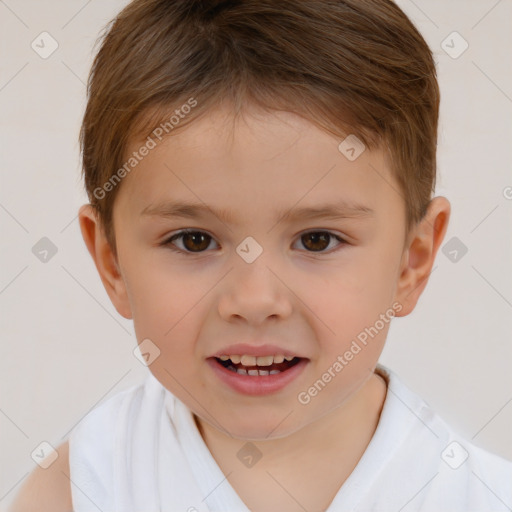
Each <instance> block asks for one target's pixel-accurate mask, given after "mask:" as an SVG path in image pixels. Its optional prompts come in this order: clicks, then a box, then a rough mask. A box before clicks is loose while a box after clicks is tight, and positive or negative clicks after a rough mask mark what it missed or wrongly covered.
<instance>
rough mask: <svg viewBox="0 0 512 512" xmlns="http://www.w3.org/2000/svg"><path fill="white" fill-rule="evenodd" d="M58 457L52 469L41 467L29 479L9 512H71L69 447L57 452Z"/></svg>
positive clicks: (67, 445)
mask: <svg viewBox="0 0 512 512" xmlns="http://www.w3.org/2000/svg"><path fill="white" fill-rule="evenodd" d="M56 451H57V453H58V457H57V459H56V460H55V462H53V464H51V465H50V466H49V467H48V468H46V469H43V468H42V467H39V466H38V467H37V468H36V469H34V471H32V473H31V474H30V475H29V476H28V477H27V479H26V480H25V482H24V484H23V486H22V487H21V489H20V491H19V493H18V495H17V496H16V499H15V501H14V503H13V504H12V505H11V508H10V509H9V512H32V511H34V510H38V511H40V512H70V511H71V510H72V509H73V506H72V501H71V484H70V475H69V443H68V442H67V441H66V442H65V443H63V444H61V445H60V446H59V447H58V448H56Z"/></svg>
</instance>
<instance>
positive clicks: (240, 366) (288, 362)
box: [214, 355, 303, 377]
mask: <svg viewBox="0 0 512 512" xmlns="http://www.w3.org/2000/svg"><path fill="white" fill-rule="evenodd" d="M214 359H215V360H216V361H217V363H218V364H220V365H222V366H223V367H224V368H226V369H228V370H229V371H231V372H233V373H237V374H238V375H248V376H251V377H262V376H266V375H277V374H279V373H282V372H286V371H287V370H289V369H290V368H292V367H293V366H295V365H296V364H298V363H299V362H300V360H301V359H303V358H301V357H295V356H283V355H275V356H274V355H268V356H258V357H255V356H249V355H242V356H239V355H232V356H227V355H224V356H220V357H215V358H214Z"/></svg>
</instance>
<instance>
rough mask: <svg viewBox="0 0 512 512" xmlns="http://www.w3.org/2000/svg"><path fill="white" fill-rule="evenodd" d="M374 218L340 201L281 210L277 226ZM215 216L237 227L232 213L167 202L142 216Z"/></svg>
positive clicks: (370, 212) (151, 207)
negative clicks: (279, 223) (323, 220)
mask: <svg viewBox="0 0 512 512" xmlns="http://www.w3.org/2000/svg"><path fill="white" fill-rule="evenodd" d="M373 214H374V210H372V209H371V208H369V207H368V206H365V205H362V204H359V203H353V202H352V203H349V202H346V201H339V202H336V203H327V204H322V205H318V206H301V207H292V208H286V209H282V210H279V211H277V212H276V217H275V222H280V221H281V220H283V219H284V218H286V219H288V220H289V221H293V220H296V219H332V220H340V219H351V218H365V217H370V216H372V215H373ZM210 215H214V216H215V217H217V218H218V219H219V220H221V221H222V222H224V223H226V224H236V221H235V218H236V215H235V213H234V212H233V211H231V210H229V209H225V208H222V209H215V208H211V207H210V206H208V205H206V204H204V203H193V202H184V201H176V202H172V201H167V202H163V203H159V204H156V205H149V206H146V208H144V209H143V210H142V212H141V216H158V217H164V218H169V219H172V218H187V219H198V218H199V219H201V218H205V217H208V216H210Z"/></svg>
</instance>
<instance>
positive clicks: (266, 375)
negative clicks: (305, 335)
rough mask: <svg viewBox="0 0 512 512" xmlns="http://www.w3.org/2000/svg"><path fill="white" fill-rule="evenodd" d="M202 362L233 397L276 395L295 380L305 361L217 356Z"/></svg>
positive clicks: (273, 356)
mask: <svg viewBox="0 0 512 512" xmlns="http://www.w3.org/2000/svg"><path fill="white" fill-rule="evenodd" d="M206 362H207V363H208V365H209V367H210V368H211V369H212V370H213V373H214V375H216V376H217V378H218V379H220V381H221V382H222V383H223V384H224V385H227V386H228V387H229V388H231V389H232V390H234V391H235V392H237V393H240V394H243V395H251V396H258V395H259V396H261V395H268V394H272V393H276V392H278V391H280V390H282V389H283V388H285V387H286V386H287V385H288V384H290V383H291V382H292V381H293V380H295V379H296V378H298V376H299V375H300V374H301V373H302V371H303V370H304V368H305V367H306V366H307V364H308V363H309V359H307V358H305V357H298V356H292V355H287V356H284V355H280V354H277V355H265V356H252V355H235V354H233V355H227V354H226V355H218V356H213V357H209V358H207V360H206Z"/></svg>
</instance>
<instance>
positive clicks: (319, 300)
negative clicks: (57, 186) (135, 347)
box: [79, 109, 450, 511]
mask: <svg viewBox="0 0 512 512" xmlns="http://www.w3.org/2000/svg"><path fill="white" fill-rule="evenodd" d="M340 142H341V139H340V138H336V137H334V136H332V135H330V134H327V133H325V132H324V131H321V130H320V129H318V128H317V127H316V126H314V125H313V124H311V123H310V122H308V121H306V120H305V119H303V118H301V117H299V116H296V115H295V114H292V113H285V112H279V113H272V114H269V113H262V112H259V111H256V110H252V111H250V112H249V114H248V115H246V116H244V117H242V118H237V119H236V120H234V119H233V116H232V114H231V112H230V111H229V110H227V109H225V110H221V109H219V110H216V111H211V112H210V113H209V115H207V116H206V117H203V118H201V119H198V120H196V121H194V122H192V123H191V124H190V125H188V126H187V127H185V128H184V129H182V130H177V131H176V132H175V133H174V134H173V135H172V136H170V137H167V139H165V140H164V141H163V142H162V143H160V144H159V145H158V146H157V147H156V148H155V149H153V150H152V151H150V153H149V155H148V156H146V157H145V158H144V159H143V160H142V161H141V162H140V163H139V165H138V166H137V168H136V169H135V170H134V171H132V172H131V173H130V174H129V175H127V176H126V177H125V178H124V179H123V181H122V184H121V189H120V190H119V194H118V196H117V198H116V203H115V206H114V229H115V233H116V242H117V251H118V256H117V258H116V257H114V254H113V253H112V250H111V248H110V247H109V245H108V243H107V241H106V239H105V237H104V235H103V231H102V230H101V226H100V224H99V221H98V219H97V217H96V215H95V212H94V210H93V209H92V207H91V206H90V205H84V206H83V207H82V208H81V209H80V212H79V218H80V225H81V229H82V234H83V237H84V240H85V242H86V245H87V247H88V249H89V251H90V253H91V255H92V257H93V259H94V261H95V264H96V266H97V269H98V272H99V274H100V276H101V279H102V281H103V284H104V286H105V288H106V290H107V292H108V294H109V297H110V299H111V300H112V302H113V304H114V306H115V307H116V309H117V311H118V312H119V313H120V314H121V315H122V316H124V317H125V318H131V319H133V322H134V328H135V332H136V336H137V339H138V340H139V343H140V342H141V341H142V340H144V339H146V338H149V339H150V340H151V341H152V342H153V343H154V344H155V345H157V346H158V348H159V349H160V357H158V358H157V359H156V360H155V361H154V362H153V363H152V364H151V365H150V367H149V368H150V370H151V371H152V372H153V374H154V375H155V377H156V378H157V379H158V380H159V381H160V382H161V383H162V385H164V386H165V387H166V388H167V389H169V390H170V391H171V392H172V393H173V394H175V395H176V396H177V397H178V398H179V399H180V400H181V401H183V402H184V403H185V404H186V405H187V406H188V407H189V408H190V409H191V410H192V412H193V413H194V415H195V418H196V423H197V425H198V428H199V430H200V432H201V435H202V437H203V439H204V440H205V443H206V444H207V446H208V448H209V449H210V451H211V453H212V455H213V457H214V458H215V460H216V461H217V463H218V465H219V467H220V468H221V469H222V470H223V472H224V473H225V474H228V473H230V472H231V474H230V476H229V482H230V483H231V485H232V486H233V488H234V489H235V490H236V491H237V493H238V494H239V495H240V497H241V499H242V500H243V501H244V502H245V503H246V504H247V505H248V506H249V507H250V508H251V510H257V511H259V510H267V511H268V510H290V511H292V510H303V509H302V508H301V507H305V508H306V509H307V510H323V509H325V508H326V507H327V506H328V505H329V503H330V502H331V501H332V499H333V497H334V495H335V494H336V492H337V491H338V489H339V487H340V486H341V485H342V484H343V482H344V481H345V480H346V478H347V477H348V476H349V474H350V473H351V472H352V470H353V469H354V467H355V466H356V464H357V462H358V461H359V459H360V457H361V455H362V454H363V453H364V450H365V449H366V447H367V445H368V443H369V441H370V439H371V437H372V435H373V433H374V431H375V428H376V426H377V423H378V419H379V415H380V411H381V408H382V405H383V402H384V399H385V395H386V386H385V382H384V381H383V379H382V378H381V377H380V376H378V375H377V374H375V373H374V368H375V365H376V364H377V361H378V358H379V355H380V353H381V351H382V349H383V346H384V342H385V339H386V335H387V331H388V329H389V323H386V324H385V326H384V328H383V329H382V330H380V332H379V333H378V335H377V336H375V337H374V338H373V339H371V340H370V341H369V343H368V344H367V346H365V347H364V348H363V349H362V350H361V351H360V352H359V353H358V354H357V356H355V357H354V358H353V359H352V360H351V361H350V362H349V363H348V364H347V365H346V366H345V367H344V368H343V370H342V371H341V372H339V373H337V374H336V376H335V377H334V378H332V380H331V381H330V382H329V383H328V384H327V385H326V386H325V388H324V389H323V390H322V391H321V392H320V393H318V394H317V395H316V396H315V397H313V398H312V399H311V401H310V402H309V403H308V404H306V405H304V404H302V403H300V402H299V401H298V399H297V396H298V394H299V393H300V392H302V391H305V390H307V389H308V388H309V387H310V386H311V385H312V384H313V383H314V382H315V381H317V380H318V379H319V378H321V376H322V374H323V373H324V372H326V371H327V370H328V368H330V367H332V365H333V363H334V362H335V361H336V360H337V357H338V356H339V355H340V354H343V353H344V352H345V351H346V350H348V349H349V347H350V345H351V343H352V340H354V339H355V338H356V336H357V335H358V334H359V333H360V332H362V331H364V329H365V327H369V326H372V325H374V324H375V322H376V320H378V319H379V318H380V315H381V314H383V313H385V312H386V310H388V309H390V308H392V305H393V304H394V303H395V304H399V305H400V308H401V309H400V311H399V312H398V313H397V314H396V316H405V315H407V314H409V313H410V312H411V311H412V310H413V309H414V307H415V305H416V303H417V301H418V298H419V296H420V295H421V293H422V291H423V289H424V287H425V285H426V283H427V281H428V276H429V274H430V272H431V269H432V266H433V262H434V258H435V255H436V252H437V250H438V248H439V246H440V244H441V242H442V240H443V237H444V235H445V232H446V228H447V224H448V219H449V214H450V205H449V202H448V201H447V200H446V199H445V198H443V197H437V198H434V199H433V200H432V201H431V203H430V205H429V208H428V211H427V214H426V216H425V217H424V219H423V220H422V221H421V222H420V223H418V224H417V225H415V226H413V229H412V230H411V231H410V232H409V233H406V230H405V225H406V224H405V220H406V217H405V205H404V201H403V198H402V197H401V196H400V195H399V194H398V193H397V191H398V190H400V188H399V185H398V183H397V181H396V179H395V177H394V176H393V174H392V172H391V169H390V168H389V165H388V163H387V159H386V155H385V153H384V152H383V151H382V150H379V149H376V150H372V151H370V150H368V149H366V150H365V151H364V152H363V153H362V154H361V155H360V156H359V157H358V158H357V159H356V160H355V161H353V162H351V161H349V160H348V159H347V158H345V156H344V155H343V154H341V153H340V152H339V150H338V144H339V143H340ZM139 146H140V144H139V143H134V144H132V147H131V148H129V151H128V154H129V153H130V152H131V151H134V150H136V149H137V148H138V147H139ZM376 171H378V172H376ZM390 184H391V186H390ZM178 200H180V201H194V202H200V203H204V204H206V205H208V206H209V207H210V208H211V210H214V211H217V210H218V209H229V210H231V212H232V217H233V218H232V219H231V221H230V222H228V221H227V219H222V220H221V219H220V218H219V217H217V216H216V215H214V214H212V213H211V212H210V213H209V214H207V215H205V216H203V217H199V218H195V219H191V218H178V217H176V218H171V217H165V216H161V215H143V214H141V212H142V211H143V210H145V209H148V208H149V209H151V208H154V207H155V206H156V205H159V204H162V203H165V202H167V201H178ZM335 201H345V202H348V203H356V204H359V205H364V206H365V207H366V209H367V210H368V211H369V210H371V212H370V213H368V211H367V213H366V214H364V215H363V214H358V215H354V214H353V213H351V212H346V216H345V217H343V218H339V219H329V218H318V219H313V218H311V217H302V218H298V219H294V220H292V219H291V216H290V217H288V218H282V217H276V216H277V211H280V212H282V211H284V212H290V213H292V214H293V213H294V211H295V210H296V209H297V208H300V207H305V206H321V205H324V204H325V203H330V202H335ZM185 228H194V229H196V230H200V231H202V232H204V233H205V234H206V235H210V237H211V238H208V237H206V239H205V242H204V244H202V243H201V242H200V241H199V242H197V241H196V242H194V241H193V240H192V241H191V240H188V243H187V244H186V245H185V243H186V242H185V239H184V238H181V239H177V240H175V241H174V244H172V243H170V242H168V243H167V245H165V244H163V242H165V241H166V240H168V239H169V238H170V237H171V235H173V234H176V232H177V231H179V230H182V229H185ZM310 231H316V232H318V231H329V232H331V233H332V234H333V235H338V236H340V237H341V238H342V239H343V240H344V242H341V243H340V242H339V241H338V240H337V239H336V238H335V237H334V236H332V237H327V239H326V241H325V244H324V245H322V243H321V242H316V245H315V242H313V241H312V240H311V238H308V237H304V236H303V235H305V232H310ZM247 236H251V237H253V238H254V239H255V240H256V241H257V242H258V244H259V245H260V246H261V247H262V248H263V252H262V254H261V255H260V256H259V257H258V258H257V259H256V260H255V261H254V262H252V263H250V264H249V263H247V262H246V261H244V260H243V259H242V258H241V257H240V256H239V255H238V253H237V252H236V248H237V246H238V245H239V244H240V243H241V242H242V241H243V240H244V239H245V238H246V237H247ZM172 247H174V248H176V249H177V251H173V250H172V249H171V248H172ZM187 247H188V249H189V251H190V248H192V249H196V250H197V249H198V248H200V249H201V250H203V252H188V253H186V250H187V249H186V248H187ZM179 249H181V252H180V251H179ZM315 249H316V250H315ZM238 342H246V343H252V344H255V345H258V344H264V343H273V344H277V345H279V346H282V347H286V348H287V349H288V350H290V351H292V352H293V353H295V354H297V355H300V356H302V357H306V358H308V359H309V361H308V364H307V366H306V368H305V369H304V371H303V372H302V373H301V374H300V375H299V376H298V378H296V379H295V380H294V381H293V382H291V383H290V384H289V385H288V386H287V387H285V388H284V389H283V390H281V391H279V392H277V393H274V394H272V395H267V396H263V397H249V396H245V395H242V394H239V393H237V392H235V391H233V390H232V389H230V388H229V387H227V386H226V385H225V384H224V383H222V382H221V381H220V380H219V379H218V377H217V376H216V375H215V374H214V373H213V371H212V370H211V368H210V367H209V366H208V364H207V363H206V358H208V357H210V356H211V355H213V354H214V353H216V352H217V351H219V350H221V349H222V348H224V347H226V346H228V345H230V344H233V343H238ZM247 441H251V442H252V443H253V444H254V445H256V447H257V448H258V449H259V450H260V451H261V452H262V458H261V460H260V461H259V462H258V463H257V464H256V465H255V466H254V467H252V468H250V469H249V468H246V467H245V466H243V465H242V464H241V463H240V461H239V460H238V458H237V457H236V454H237V452H238V450H239V449H240V448H241V447H242V446H243V445H245V443H246V442H247ZM311 482H315V484H314V485H312V483H311ZM284 489H286V492H285V491H284ZM299 504H300V505H299Z"/></svg>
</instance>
